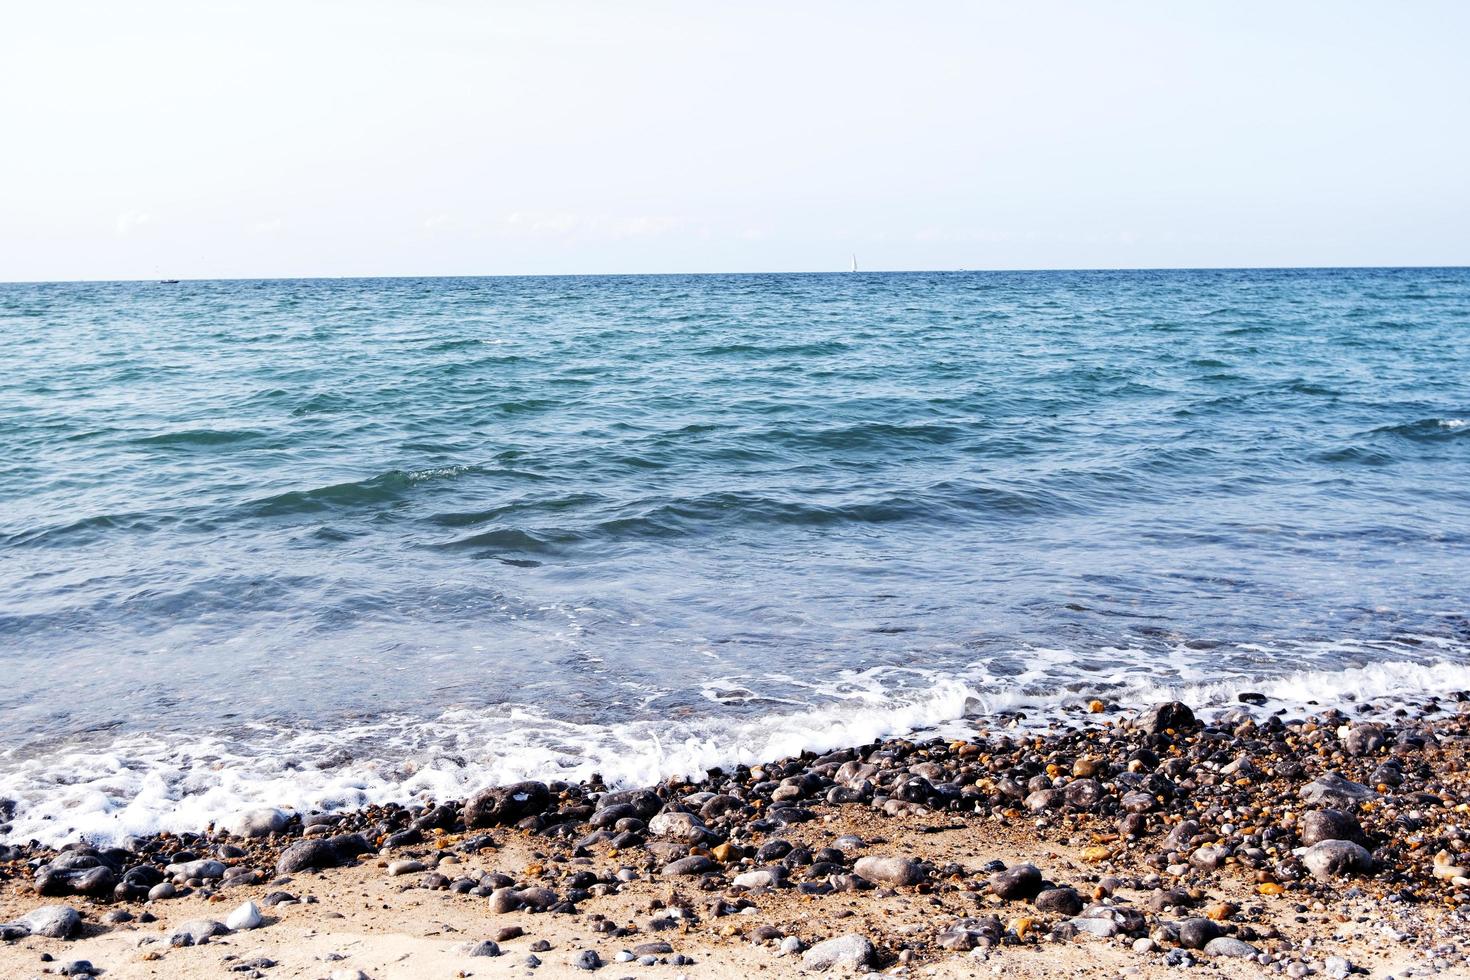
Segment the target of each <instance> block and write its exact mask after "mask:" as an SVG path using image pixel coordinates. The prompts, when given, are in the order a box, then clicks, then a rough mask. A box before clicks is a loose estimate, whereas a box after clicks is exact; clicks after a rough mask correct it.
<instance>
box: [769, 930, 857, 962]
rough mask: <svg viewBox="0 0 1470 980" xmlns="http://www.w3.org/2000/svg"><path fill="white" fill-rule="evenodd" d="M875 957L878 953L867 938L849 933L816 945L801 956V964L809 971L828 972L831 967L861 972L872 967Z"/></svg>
mask: <svg viewBox="0 0 1470 980" xmlns="http://www.w3.org/2000/svg"><path fill="white" fill-rule="evenodd" d="M783 946H784V944H783ZM877 957H878V951H877V950H876V949H875V948H874V947H873V943H872V942H871V941H870V940H869V939H868V937H867V936H862V935H859V934H857V933H849V934H848V935H845V936H838V937H837V938H835V939H828V940H826V941H824V942H820V943H817V944H816V945H815V946H813V947H812V948H811V949H809V950H807V951H806V952H805V953H803V954H802V956H801V962H802V965H803V966H805V967H806V968H807V969H809V970H829V969H831V968H833V967H840V968H843V969H848V970H861V969H864V968H866V967H869V966H872V965H874V963H875V962H876V960H877Z"/></svg>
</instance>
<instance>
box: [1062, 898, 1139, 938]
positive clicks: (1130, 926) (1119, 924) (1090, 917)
mask: <svg viewBox="0 0 1470 980" xmlns="http://www.w3.org/2000/svg"><path fill="white" fill-rule="evenodd" d="M1084 920H1086V921H1097V920H1102V921H1105V922H1110V923H1112V924H1113V926H1114V928H1113V929H1112V930H1111V931H1108V930H1104V929H1103V928H1102V927H1100V926H1099V927H1093V926H1082V925H1078V923H1080V922H1083V921H1084ZM1072 924H1073V925H1074V926H1076V927H1077V928H1079V929H1081V930H1083V931H1085V932H1091V933H1092V934H1093V935H1104V936H1112V935H1116V934H1118V933H1125V934H1128V935H1135V934H1138V933H1142V932H1143V931H1144V930H1145V929H1147V928H1148V920H1147V919H1145V918H1144V917H1143V913H1142V912H1139V911H1138V910H1137V909H1133V908H1128V907H1127V906H1123V905H1102V904H1096V905H1089V906H1087V908H1085V909H1083V910H1082V914H1081V915H1079V916H1077V917H1076V918H1075V919H1073V920H1072Z"/></svg>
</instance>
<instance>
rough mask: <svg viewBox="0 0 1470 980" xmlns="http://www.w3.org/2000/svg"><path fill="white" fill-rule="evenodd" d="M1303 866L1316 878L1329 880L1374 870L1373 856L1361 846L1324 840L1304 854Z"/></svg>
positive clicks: (1342, 841) (1349, 842)
mask: <svg viewBox="0 0 1470 980" xmlns="http://www.w3.org/2000/svg"><path fill="white" fill-rule="evenodd" d="M1302 864H1303V865H1305V866H1306V868H1307V870H1308V871H1310V872H1312V875H1313V876H1314V877H1316V878H1319V879H1322V880H1327V879H1330V878H1337V877H1342V876H1345V875H1350V874H1367V873H1368V872H1370V871H1372V870H1373V855H1372V854H1369V853H1368V850H1367V848H1365V847H1363V845H1361V844H1355V843H1353V842H1352V841H1347V840H1324V841H1321V842H1319V843H1316V844H1313V845H1312V846H1311V847H1309V848H1307V850H1306V852H1305V853H1304V854H1302Z"/></svg>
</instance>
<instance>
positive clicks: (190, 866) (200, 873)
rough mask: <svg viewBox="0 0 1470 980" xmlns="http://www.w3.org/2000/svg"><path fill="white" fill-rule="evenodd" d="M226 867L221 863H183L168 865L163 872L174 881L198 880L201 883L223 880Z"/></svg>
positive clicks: (206, 861)
mask: <svg viewBox="0 0 1470 980" xmlns="http://www.w3.org/2000/svg"><path fill="white" fill-rule="evenodd" d="M226 868H227V866H226V865H225V864H224V863H223V862H221V861H209V860H201V861H185V862H183V863H182V864H170V865H168V866H167V867H165V868H164V869H163V870H164V872H165V873H167V874H169V875H171V876H172V877H173V879H174V881H188V880H189V879H191V878H198V879H199V880H201V881H209V880H211V879H214V878H223V877H224V876H225V871H226Z"/></svg>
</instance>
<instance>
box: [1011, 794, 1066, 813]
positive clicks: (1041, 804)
mask: <svg viewBox="0 0 1470 980" xmlns="http://www.w3.org/2000/svg"><path fill="white" fill-rule="evenodd" d="M1064 799H1066V797H1064V796H1063V795H1062V793H1061V791H1060V790H1054V789H1039V790H1036V791H1035V792H1034V793H1028V794H1027V795H1026V799H1025V800H1024V801H1022V804H1021V805H1022V806H1024V807H1025V808H1026V809H1028V810H1030V811H1031V812H1032V813H1041V812H1042V811H1043V810H1054V809H1056V808H1057V807H1059V806H1061V805H1062V801H1063V800H1064Z"/></svg>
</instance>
